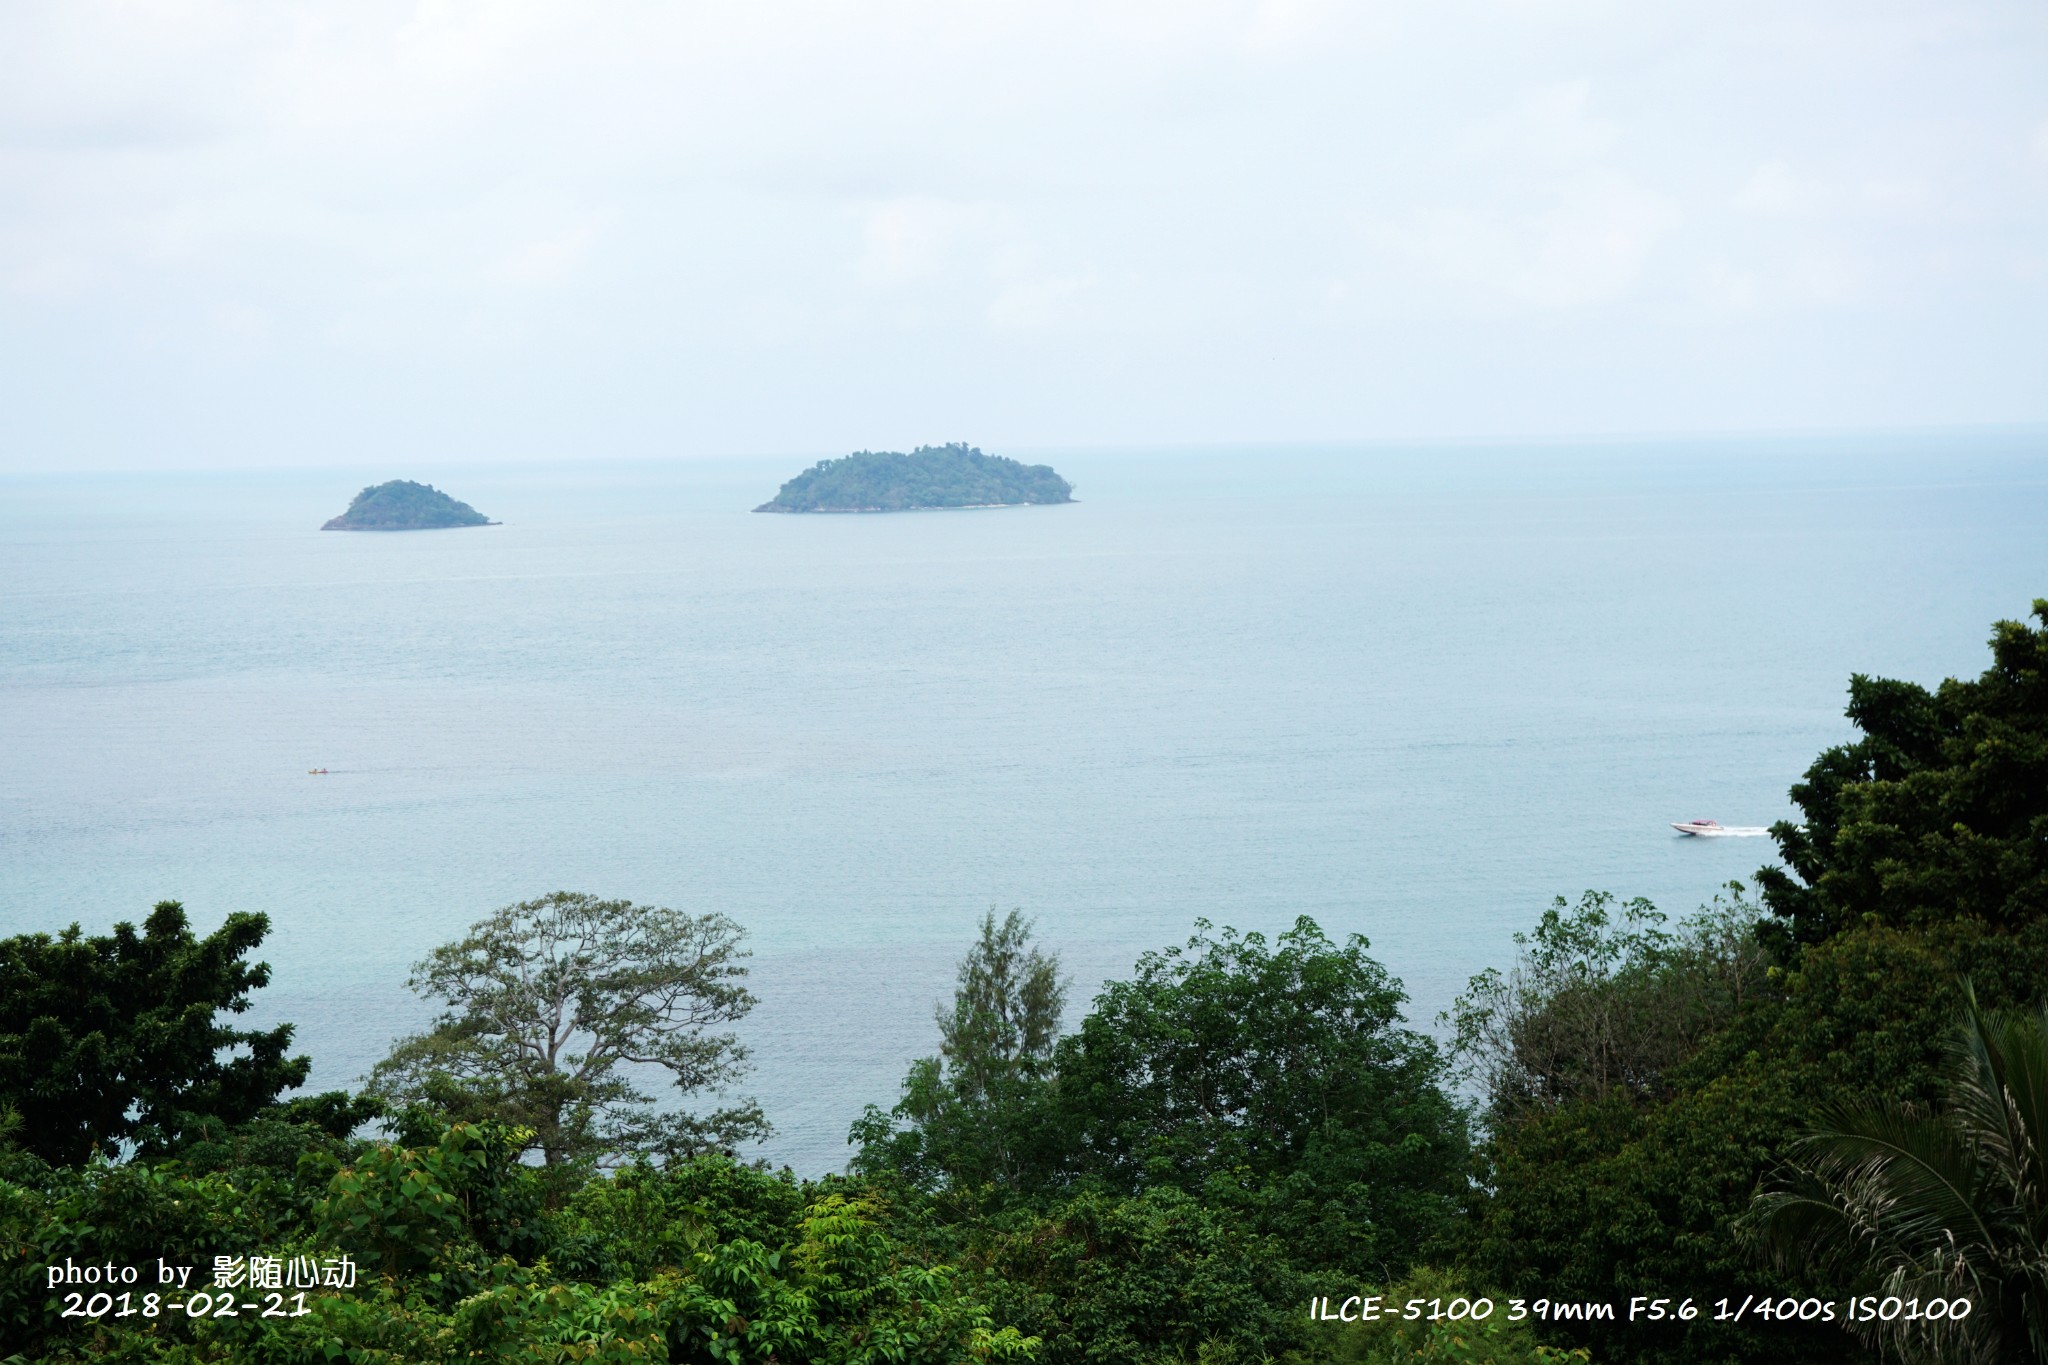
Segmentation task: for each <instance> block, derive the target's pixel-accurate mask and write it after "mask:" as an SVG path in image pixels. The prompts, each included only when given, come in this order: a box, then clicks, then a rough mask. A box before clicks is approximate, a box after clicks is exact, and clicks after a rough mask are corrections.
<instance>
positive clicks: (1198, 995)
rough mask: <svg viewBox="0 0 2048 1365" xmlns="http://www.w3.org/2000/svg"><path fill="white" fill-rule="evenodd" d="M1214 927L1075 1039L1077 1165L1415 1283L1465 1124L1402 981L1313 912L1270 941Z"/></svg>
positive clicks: (1295, 1249) (1068, 1061)
mask: <svg viewBox="0 0 2048 1365" xmlns="http://www.w3.org/2000/svg"><path fill="white" fill-rule="evenodd" d="M1196 928H1197V933H1196V935H1195V937H1193V938H1192V939H1190V940H1189V941H1188V943H1187V946H1186V947H1185V948H1169V949H1167V950H1166V951H1165V952H1163V953H1147V954H1145V955H1144V956H1143V957H1141V958H1140V959H1139V960H1138V964H1137V972H1136V975H1135V977H1134V978H1133V979H1132V980H1130V981H1117V982H1111V983H1110V984H1109V985H1108V986H1106V987H1105V988H1104V989H1103V992H1102V994H1101V995H1099V996H1097V997H1096V1001H1095V1009H1094V1011H1093V1012H1092V1013H1090V1014H1089V1016H1088V1017H1087V1018H1086V1019H1085V1020H1084V1021H1083V1022H1082V1024H1081V1029H1080V1032H1079V1033H1077V1034H1074V1035H1072V1036H1069V1037H1067V1038H1065V1039H1062V1040H1061V1042H1060V1046H1059V1049H1058V1052H1057V1054H1056V1060H1057V1063H1058V1068H1059V1082H1058V1109H1059V1113H1060V1117H1061V1119H1062V1122H1063V1126H1064V1130H1065V1134H1066V1136H1067V1140H1068V1141H1069V1142H1070V1143H1071V1144H1072V1155H1071V1156H1070V1157H1069V1159H1068V1160H1069V1168H1070V1170H1071V1171H1072V1172H1073V1173H1074V1174H1075V1175H1078V1176H1082V1177H1090V1178H1093V1179H1095V1180H1098V1181H1100V1182H1102V1183H1103V1184H1104V1185H1105V1186H1107V1187H1108V1188H1110V1189H1112V1190H1117V1191H1120V1192H1124V1193H1137V1192H1139V1191H1142V1190H1146V1189H1153V1188H1161V1187H1172V1188H1178V1189H1182V1190H1186V1191H1188V1192H1190V1193H1194V1194H1199V1195H1201V1196H1202V1197H1203V1198H1204V1199H1205V1201H1207V1202H1210V1203H1211V1204H1212V1205H1214V1206H1216V1207H1219V1208H1225V1209H1229V1210H1232V1211H1233V1212H1234V1213H1235V1214H1237V1216H1240V1217H1242V1218H1244V1219H1246V1220H1247V1221H1248V1222H1249V1224H1250V1225H1251V1226H1252V1227H1253V1228H1255V1229H1257V1230H1258V1231H1260V1232H1262V1233H1270V1234H1273V1235H1275V1236H1278V1237H1280V1238H1282V1239H1283V1240H1284V1241H1285V1243H1286V1244H1287V1245H1288V1247H1289V1248H1290V1250H1291V1252H1292V1253H1293V1256H1294V1258H1295V1261H1296V1264H1298V1265H1303V1266H1328V1267H1342V1268H1345V1269H1347V1270H1350V1271H1352V1272H1354V1273H1357V1272H1363V1271H1366V1270H1371V1271H1373V1272H1376V1273H1377V1272H1384V1273H1389V1274H1398V1273H1400V1272H1401V1271H1402V1270H1404V1269H1406V1267H1407V1266H1408V1264H1409V1263H1410V1262H1411V1261H1412V1259H1413V1258H1414V1257H1415V1255H1416V1254H1417V1253H1418V1251H1419V1249H1420V1248H1421V1247H1422V1245H1423V1244H1424V1243H1425V1242H1426V1241H1427V1240H1428V1239H1429V1238H1430V1237H1432V1236H1434V1235H1435V1234H1437V1233H1438V1232H1440V1231H1442V1230H1443V1229H1444V1227H1445V1226H1446V1225H1447V1224H1448V1223H1449V1221H1450V1219H1451V1217H1452V1215H1453V1212H1454V1207H1455V1203H1456V1200H1457V1198H1458V1196H1459V1194H1460V1192H1461V1191H1462V1189H1463V1187H1464V1183H1465V1182H1464V1163H1465V1155H1466V1131H1465V1120H1464V1115H1463V1114H1462V1112H1461V1111H1460V1110H1459V1108H1458V1106H1457V1105H1456V1104H1455V1103H1453V1102H1452V1100H1451V1099H1450V1098H1449V1097H1448V1096H1447V1095H1446V1094H1445V1092H1444V1089H1443V1082H1444V1081H1445V1068H1444V1063H1443V1059H1442V1058H1441V1057H1440V1055H1439V1054H1438V1052H1437V1049H1436V1047H1435V1045H1434V1044H1432V1043H1431V1042H1430V1041H1429V1040H1428V1039H1427V1038H1425V1037H1422V1036H1421V1035H1420V1034H1417V1033H1415V1032H1413V1031H1411V1030H1409V1029H1407V1028H1405V1027H1404V1026H1403V1024H1402V1018H1401V1005H1402V1004H1403V1002H1404V1000H1405V998H1406V997H1405V996H1404V995H1403V993H1402V991H1401V987H1400V985H1399V983H1398V982H1396V981H1395V980H1394V979H1393V978H1392V977H1390V976H1389V975H1388V974H1387V972H1386V969H1385V968H1384V967H1382V966H1380V964H1379V963H1377V962H1375V961H1374V960H1373V959H1372V958H1371V957H1370V956H1368V955H1367V952H1366V950H1367V948H1368V947H1369V946H1370V945H1368V944H1367V942H1366V940H1365V939H1364V938H1363V937H1361V936H1360V935H1357V934H1353V935H1351V936H1350V938H1348V939H1347V940H1346V941H1345V942H1343V943H1342V944H1338V943H1334V942H1332V941H1331V940H1330V939H1329V938H1328V937H1327V936H1326V935H1325V934H1324V933H1323V931H1322V930H1321V929H1320V928H1318V927H1317V925H1316V923H1315V921H1314V920H1311V919H1308V918H1307V917H1303V918H1301V919H1298V920H1296V921H1295V923H1294V927H1293V928H1291V929H1289V930H1288V931H1287V932H1286V933H1284V934H1281V935H1280V936H1279V937H1278V938H1277V939H1276V940H1274V941H1273V942H1272V943H1271V944H1270V945H1269V944H1268V943H1267V941H1266V938H1265V936H1264V935H1262V934H1255V933H1253V934H1242V935H1240V934H1238V933H1237V932H1236V931H1234V930H1232V929H1228V928H1225V929H1223V930H1222V931H1220V932H1218V933H1215V934H1212V933H1211V931H1210V926H1209V924H1208V922H1207V921H1204V920H1197V921H1196Z"/></svg>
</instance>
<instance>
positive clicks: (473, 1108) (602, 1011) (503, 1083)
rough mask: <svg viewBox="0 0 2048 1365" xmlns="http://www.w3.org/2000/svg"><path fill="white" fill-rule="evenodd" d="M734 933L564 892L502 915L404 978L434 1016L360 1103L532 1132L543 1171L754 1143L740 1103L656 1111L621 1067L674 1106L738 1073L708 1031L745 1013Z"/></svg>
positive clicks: (656, 909) (730, 927) (699, 920)
mask: <svg viewBox="0 0 2048 1365" xmlns="http://www.w3.org/2000/svg"><path fill="white" fill-rule="evenodd" d="M743 937H744V931H743V930H741V928H740V927H739V926H738V925H737V924H735V923H733V922H732V921H731V920H730V919H728V918H726V917H725V916H723V915H717V914H710V915H690V914H686V913H684V912H682V911H679V910H670V909H668V908H666V907H662V906H644V905H635V904H633V903H632V902H630V901H623V900H599V899H598V898H596V897H595V896H586V895H578V894H575V893H572V892H567V891H558V892H556V893H554V894H553V895H550V896H543V897H541V898H540V899H538V900H531V901H521V902H520V903H519V904H517V905H508V906H506V907H505V908H504V909H502V910H499V911H497V912H496V913H495V914H493V915H491V916H490V917H489V918H487V919H483V920H480V921H478V922H477V923H476V924H475V925H473V926H471V928H470V931H469V934H468V935H467V936H466V937H464V938H462V939H460V940H458V941H457V942H454V943H450V944H446V945H444V946H442V947H439V948H436V949H435V950H434V951H433V952H432V953H430V954H429V955H428V956H427V957H426V958H425V959H424V960H423V961H421V962H420V963H418V964H417V965H416V966H415V967H414V969H413V975H412V978H411V980H410V981H409V983H408V984H409V985H410V986H411V987H412V989H413V990H414V991H415V992H416V993H418V994H420V995H422V996H425V997H427V998H430V999H434V1000H438V1001H440V1002H441V1003H442V1004H443V1005H445V1006H446V1012H445V1013H444V1014H443V1015H442V1016H441V1017H440V1019H439V1020H438V1021H437V1022H436V1024H435V1026H434V1027H433V1028H432V1029H430V1030H429V1031H427V1032H426V1033H423V1034H418V1035H416V1036H414V1037H410V1038H407V1039H405V1040H403V1041H402V1042H400V1043H399V1044H398V1045H397V1046H396V1047H394V1048H393V1049H392V1052H391V1055H390V1056H389V1057H387V1058H386V1059H385V1060H384V1061H382V1062H379V1063H378V1064H377V1066H376V1068H375V1069H374V1070H373V1071H372V1072H371V1074H370V1087H369V1089H370V1092H371V1093H372V1094H373V1095H375V1096H377V1097H379V1098H382V1099H384V1100H386V1101H387V1102H389V1103H391V1104H392V1105H394V1106H396V1107H409V1108H411V1109H413V1110H414V1111H416V1112H422V1111H423V1112H424V1113H426V1114H430V1115H433V1116H436V1117H438V1118H442V1119H458V1120H483V1119H490V1120H496V1121H499V1122H503V1123H506V1124H510V1125H514V1126H517V1127H521V1128H527V1129H531V1130H532V1132H533V1134H534V1138H533V1145H534V1147H535V1148H537V1149H538V1150H539V1151H540V1153H541V1155H542V1157H543V1159H544V1160H545V1161H546V1162H547V1163H548V1164H549V1165H554V1164H556V1163H559V1162H565V1161H580V1160H604V1159H608V1158H616V1157H620V1156H624V1155H627V1154H632V1153H642V1154H647V1155H651V1156H657V1157H661V1158H673V1157H679V1156H689V1155H693V1154H696V1153H699V1152H704V1151H709V1150H713V1149H716V1148H720V1147H730V1146H732V1145H734V1144H737V1143H741V1142H749V1141H753V1140H755V1139H758V1138H760V1137H763V1136H765V1135H766V1134H767V1133H768V1131H769V1129H768V1123H767V1120H766V1119H765V1118H763V1117H762V1114H761V1111H760V1108H759V1106H757V1105H755V1104H754V1103H753V1102H752V1101H750V1100H749V1101H741V1102H739V1103H738V1104H736V1105H733V1106H730V1107H727V1108H722V1109H718V1110H715V1111H714V1112H712V1113H709V1114H704V1115H696V1114H691V1113H689V1112H687V1111H683V1110H678V1109H669V1110H664V1109H661V1108H658V1107H657V1103H656V1100H655V1097H654V1096H653V1095H650V1094H648V1093H647V1092H645V1091H644V1090H642V1089H641V1088H640V1086H639V1085H638V1084H637V1083H636V1080H635V1077H634V1075H633V1072H632V1071H631V1070H630V1068H633V1067H641V1068H660V1069H662V1070H665V1071H667V1072H668V1073H669V1078H670V1079H671V1081H672V1082H673V1084H674V1087H675V1090H676V1092H677V1093H678V1095H690V1094H694V1093H696V1092H698V1091H701V1090H712V1091H718V1090H722V1089H724V1088H725V1087H726V1086H728V1085H730V1084H732V1083H733V1082H735V1081H737V1080H738V1079H739V1078H740V1076H741V1075H743V1074H744V1073H745V1070H746V1056H747V1054H746V1049H745V1048H743V1047H742V1046H740V1043H739V1040H738V1039H737V1038H735V1037H734V1036H733V1035H732V1034H730V1033H723V1032H713V1031H712V1030H713V1029H714V1028H715V1027H716V1026H717V1025H720V1024H728V1023H731V1022H733V1021H735V1020H737V1019H739V1018H741V1017H742V1016H744V1015H745V1014H746V1012H747V1011H748V1010H749V1009H751V1008H752V1007H753V1004H754V997H753V996H752V995H751V994H749V993H748V991H747V990H746V988H745V986H743V985H742V984H741V982H742V980H743V979H744V978H745V976H746V968H745V967H744V966H743V965H741V959H742V958H744V957H745V956H746V953H745V952H744V951H743V950H742V949H741V947H740V943H741V940H742V938H743Z"/></svg>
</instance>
